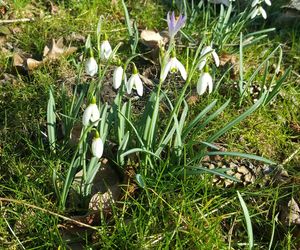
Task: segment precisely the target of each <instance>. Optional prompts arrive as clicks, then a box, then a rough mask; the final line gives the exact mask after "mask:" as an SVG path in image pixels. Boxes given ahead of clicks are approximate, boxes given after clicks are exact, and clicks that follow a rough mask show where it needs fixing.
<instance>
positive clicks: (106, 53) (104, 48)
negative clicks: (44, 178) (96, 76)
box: [100, 40, 112, 60]
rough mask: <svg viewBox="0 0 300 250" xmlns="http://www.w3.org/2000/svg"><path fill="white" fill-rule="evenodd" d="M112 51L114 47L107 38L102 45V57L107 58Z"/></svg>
mask: <svg viewBox="0 0 300 250" xmlns="http://www.w3.org/2000/svg"><path fill="white" fill-rule="evenodd" d="M111 53H112V48H111V46H110V44H109V42H108V41H107V40H105V41H103V43H102V44H101V47H100V57H101V59H103V60H107V59H108V58H109V57H110V55H111Z"/></svg>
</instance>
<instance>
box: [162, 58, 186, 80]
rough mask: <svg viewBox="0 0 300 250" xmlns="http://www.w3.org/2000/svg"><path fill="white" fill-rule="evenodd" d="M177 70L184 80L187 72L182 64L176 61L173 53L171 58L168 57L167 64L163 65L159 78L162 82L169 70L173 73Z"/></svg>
mask: <svg viewBox="0 0 300 250" xmlns="http://www.w3.org/2000/svg"><path fill="white" fill-rule="evenodd" d="M178 70H179V72H180V74H181V76H182V78H183V80H186V78H187V73H186V70H185V68H184V66H183V65H182V63H181V62H179V61H178V59H177V58H176V57H175V55H172V57H171V59H169V62H168V63H167V65H166V66H165V67H164V69H163V71H162V73H161V78H160V80H161V81H162V82H163V81H164V80H165V79H166V78H167V75H168V73H169V72H171V73H175V72H177V71H178Z"/></svg>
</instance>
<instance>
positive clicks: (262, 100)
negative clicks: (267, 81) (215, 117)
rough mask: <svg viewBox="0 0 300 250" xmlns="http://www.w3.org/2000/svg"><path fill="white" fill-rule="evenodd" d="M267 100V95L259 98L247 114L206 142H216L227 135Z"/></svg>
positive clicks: (264, 94)
mask: <svg viewBox="0 0 300 250" xmlns="http://www.w3.org/2000/svg"><path fill="white" fill-rule="evenodd" d="M265 98H266V93H263V95H262V96H261V97H260V98H259V100H257V102H256V103H255V104H254V105H253V106H252V107H250V108H249V109H248V110H247V111H246V112H244V113H243V114H241V115H240V116H239V117H237V118H236V119H234V120H233V121H231V122H229V123H228V124H227V125H226V126H225V127H224V128H222V129H220V130H219V131H217V132H216V133H215V134H214V135H212V136H211V137H209V138H208V139H207V140H206V142H209V143H212V142H213V141H215V140H216V139H218V138H219V137H220V136H222V135H223V134H225V133H226V132H227V131H228V130H229V129H231V128H232V127H233V126H234V125H236V124H237V123H239V122H240V121H242V120H243V119H245V118H246V117H247V116H249V115H250V114H252V113H253V112H254V111H255V110H256V109H258V108H259V107H260V105H261V104H262V103H263V102H264V100H265Z"/></svg>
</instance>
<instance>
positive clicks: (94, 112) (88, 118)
mask: <svg viewBox="0 0 300 250" xmlns="http://www.w3.org/2000/svg"><path fill="white" fill-rule="evenodd" d="M99 119H100V112H99V109H98V107H97V104H96V98H95V97H93V99H92V102H91V103H90V105H89V106H88V107H87V108H86V109H85V110H84V112H83V116H82V124H83V125H84V126H88V125H89V124H90V122H92V123H93V125H94V126H97V125H98V122H99Z"/></svg>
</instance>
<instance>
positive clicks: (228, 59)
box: [220, 53, 237, 66]
mask: <svg viewBox="0 0 300 250" xmlns="http://www.w3.org/2000/svg"><path fill="white" fill-rule="evenodd" d="M236 62H237V58H236V56H235V55H231V54H227V53H222V54H221V56H220V65H221V66H224V65H225V64H226V63H231V64H236Z"/></svg>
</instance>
